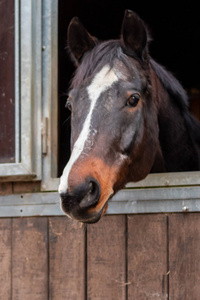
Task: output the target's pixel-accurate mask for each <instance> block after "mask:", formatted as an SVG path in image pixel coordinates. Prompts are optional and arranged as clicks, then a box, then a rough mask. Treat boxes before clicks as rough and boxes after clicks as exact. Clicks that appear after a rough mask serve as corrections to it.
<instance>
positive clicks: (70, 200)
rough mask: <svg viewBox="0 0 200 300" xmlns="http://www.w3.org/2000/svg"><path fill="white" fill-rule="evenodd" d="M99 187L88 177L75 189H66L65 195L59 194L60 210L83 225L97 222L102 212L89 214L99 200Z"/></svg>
mask: <svg viewBox="0 0 200 300" xmlns="http://www.w3.org/2000/svg"><path fill="white" fill-rule="evenodd" d="M100 195H101V187H100V184H99V182H98V181H97V180H96V179H95V178H93V177H89V178H87V179H86V180H85V182H84V183H81V184H80V185H78V186H76V187H75V188H73V189H72V188H68V191H67V193H62V194H60V197H61V208H62V210H63V211H64V213H65V214H67V215H68V216H69V217H71V218H73V219H76V220H78V221H81V222H84V223H95V222H97V221H98V220H99V219H100V217H101V213H102V212H98V213H96V212H92V213H91V212H90V209H91V208H94V207H95V206H96V205H97V203H98V201H99V198H100Z"/></svg>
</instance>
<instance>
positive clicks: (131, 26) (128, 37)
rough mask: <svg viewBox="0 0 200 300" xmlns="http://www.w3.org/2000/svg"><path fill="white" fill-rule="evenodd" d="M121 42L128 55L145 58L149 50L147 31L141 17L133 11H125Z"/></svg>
mask: <svg viewBox="0 0 200 300" xmlns="http://www.w3.org/2000/svg"><path fill="white" fill-rule="evenodd" d="M121 40H122V44H123V46H124V47H125V50H126V51H127V54H130V55H131V54H132V55H137V56H139V57H140V58H144V55H145V52H146V48H147V30H146V27H145V24H144V22H143V21H142V20H141V19H140V17H139V16H138V15H137V14H136V13H134V12H133V11H131V10H126V11H125V14H124V20H123V23H122V29H121Z"/></svg>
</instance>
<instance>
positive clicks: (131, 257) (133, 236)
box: [128, 215, 168, 300]
mask: <svg viewBox="0 0 200 300" xmlns="http://www.w3.org/2000/svg"><path fill="white" fill-rule="evenodd" d="M128 282H129V285H128V299H130V300H131V299H139V300H147V299H148V300H156V299H158V300H164V299H168V298H167V297H168V286H167V217H166V216H165V215H132V216H128Z"/></svg>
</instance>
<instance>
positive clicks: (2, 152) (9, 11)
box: [0, 0, 15, 163]
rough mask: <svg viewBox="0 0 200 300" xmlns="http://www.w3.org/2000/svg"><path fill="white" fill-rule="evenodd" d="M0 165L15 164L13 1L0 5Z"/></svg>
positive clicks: (2, 2)
mask: <svg viewBox="0 0 200 300" xmlns="http://www.w3.org/2000/svg"><path fill="white" fill-rule="evenodd" d="M0 20H1V26H0V163H12V162H15V99H14V98H15V97H14V95H15V79H14V74H15V69H14V44H15V41H14V38H15V37H14V30H15V29H14V0H7V1H1V4H0Z"/></svg>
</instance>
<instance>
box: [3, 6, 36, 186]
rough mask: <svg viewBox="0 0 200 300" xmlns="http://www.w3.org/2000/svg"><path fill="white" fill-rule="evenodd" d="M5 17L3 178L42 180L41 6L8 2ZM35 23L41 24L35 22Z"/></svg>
mask: <svg viewBox="0 0 200 300" xmlns="http://www.w3.org/2000/svg"><path fill="white" fill-rule="evenodd" d="M11 12H12V13H11ZM0 13H1V15H3V16H4V17H3V27H2V28H1V36H0V37H1V42H2V43H1V47H2V48H3V53H4V55H5V56H4V57H3V58H2V60H1V66H2V69H1V76H2V78H1V79H3V86H2V92H1V104H2V105H3V108H5V109H3V111H2V112H1V114H2V118H1V122H2V121H3V124H2V123H1V124H0V125H1V126H2V127H3V128H2V129H3V130H2V131H1V138H0V139H1V145H2V147H1V151H0V157H1V158H0V159H1V160H0V162H1V163H0V179H1V180H10V181H11V180H27V179H41V138H40V134H41V133H40V127H41V51H40V49H41V37H40V32H41V9H40V7H39V1H32V2H31V1H25V0H21V1H19V0H16V1H14V0H9V1H6V2H5V1H4V2H2V3H1V6H0ZM35 19H37V20H38V21H37V22H32V20H35ZM4 42H5V47H7V48H4ZM1 50H2V49H1ZM8 57H10V59H9V60H8ZM2 70H5V72H2ZM1 82H2V81H1ZM4 99H5V100H4ZM4 130H7V131H6V132H5V134H4ZM7 149H8V150H9V151H8V152H7Z"/></svg>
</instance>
